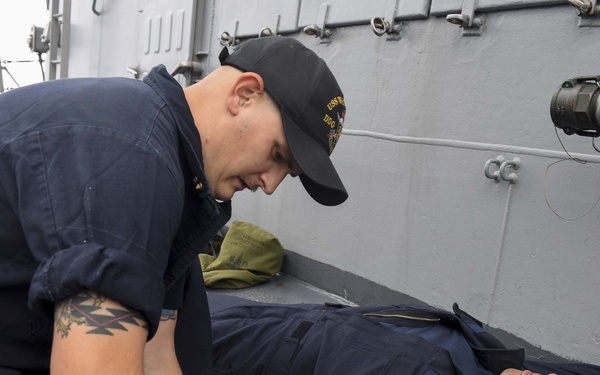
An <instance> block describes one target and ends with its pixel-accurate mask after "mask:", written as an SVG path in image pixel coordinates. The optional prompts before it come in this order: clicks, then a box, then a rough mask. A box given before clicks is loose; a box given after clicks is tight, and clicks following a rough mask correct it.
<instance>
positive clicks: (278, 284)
mask: <svg viewBox="0 0 600 375" xmlns="http://www.w3.org/2000/svg"><path fill="white" fill-rule="evenodd" d="M207 292H208V293H219V294H226V295H232V296H236V297H241V298H246V299H249V300H252V301H258V302H266V303H286V304H295V303H311V304H319V303H341V304H344V305H349V306H356V304H355V303H353V302H351V301H348V300H346V299H344V298H342V297H339V296H336V295H335V294H332V293H329V292H326V291H324V290H322V289H319V288H317V287H315V286H312V285H310V284H307V283H305V282H303V281H300V280H298V279H295V278H293V277H290V276H286V275H283V274H280V273H279V274H277V275H275V276H274V277H273V278H272V279H270V280H269V281H266V282H264V283H262V284H259V285H255V286H251V287H248V288H242V289H211V288H207Z"/></svg>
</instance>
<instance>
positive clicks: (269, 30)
mask: <svg viewBox="0 0 600 375" xmlns="http://www.w3.org/2000/svg"><path fill="white" fill-rule="evenodd" d="M280 21H281V14H276V15H275V25H273V26H274V27H263V28H262V29H260V31H259V32H258V37H259V38H262V37H266V36H275V35H277V34H279V23H280ZM273 30H275V31H273Z"/></svg>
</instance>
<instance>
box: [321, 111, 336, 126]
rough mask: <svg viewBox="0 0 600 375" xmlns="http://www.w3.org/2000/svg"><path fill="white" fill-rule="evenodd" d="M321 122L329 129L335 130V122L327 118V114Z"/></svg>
mask: <svg viewBox="0 0 600 375" xmlns="http://www.w3.org/2000/svg"><path fill="white" fill-rule="evenodd" d="M323 121H324V122H325V123H326V124H327V125H329V127H330V128H331V129H333V128H335V120H334V119H332V118H331V117H329V115H327V114H326V115H325V117H324V118H323Z"/></svg>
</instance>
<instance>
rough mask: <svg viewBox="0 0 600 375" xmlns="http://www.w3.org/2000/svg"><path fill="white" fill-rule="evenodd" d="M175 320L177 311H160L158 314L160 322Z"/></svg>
mask: <svg viewBox="0 0 600 375" xmlns="http://www.w3.org/2000/svg"><path fill="white" fill-rule="evenodd" d="M167 320H177V310H168V309H162V311H161V313H160V321H161V322H166V321H167Z"/></svg>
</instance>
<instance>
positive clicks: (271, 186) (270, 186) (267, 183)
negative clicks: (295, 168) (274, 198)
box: [261, 166, 289, 195]
mask: <svg viewBox="0 0 600 375" xmlns="http://www.w3.org/2000/svg"><path fill="white" fill-rule="evenodd" d="M288 173H289V171H288V169H287V168H285V167H283V166H275V167H273V168H271V169H270V170H268V171H267V172H265V173H263V175H262V176H261V180H262V186H261V188H262V190H263V191H264V192H265V194H267V195H271V194H273V193H274V192H275V190H276V189H277V187H278V186H279V184H281V181H283V179H284V178H285V176H287V175H288Z"/></svg>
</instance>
